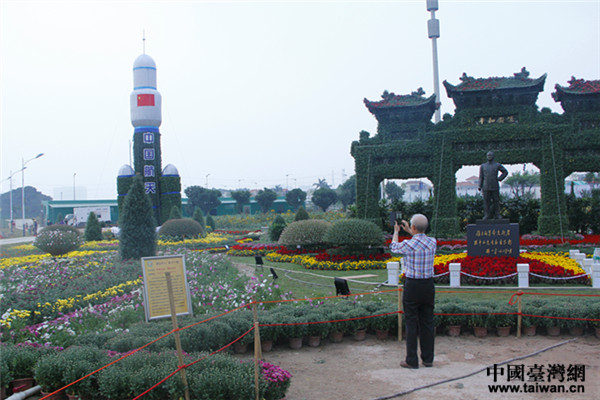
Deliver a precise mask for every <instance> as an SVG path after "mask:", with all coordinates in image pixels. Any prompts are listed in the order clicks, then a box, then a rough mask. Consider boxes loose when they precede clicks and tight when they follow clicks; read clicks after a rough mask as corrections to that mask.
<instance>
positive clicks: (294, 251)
mask: <svg viewBox="0 0 600 400" xmlns="http://www.w3.org/2000/svg"><path fill="white" fill-rule="evenodd" d="M324 252H325V249H317V250H308V249H304V248H299V249H288V248H286V247H283V246H281V248H280V249H279V250H277V254H283V255H285V256H293V255H297V254H310V253H324Z"/></svg>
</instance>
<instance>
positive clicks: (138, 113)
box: [117, 54, 181, 224]
mask: <svg viewBox="0 0 600 400" xmlns="http://www.w3.org/2000/svg"><path fill="white" fill-rule="evenodd" d="M129 102H130V107H131V124H132V125H133V127H134V133H133V159H134V162H133V164H134V168H133V171H132V169H131V166H128V167H129V168H125V167H126V166H123V167H121V169H120V170H119V176H118V178H117V192H118V194H119V209H121V205H122V203H123V202H124V196H126V195H127V191H128V190H129V187H130V186H131V181H132V179H133V177H134V176H135V175H140V176H141V177H142V178H143V181H144V188H145V190H146V194H148V196H150V200H151V201H152V208H153V209H154V215H155V218H156V222H157V223H158V224H162V223H163V222H164V221H166V220H167V219H168V217H169V214H170V212H171V208H172V207H173V206H178V207H179V209H181V179H180V177H179V173H178V172H177V169H176V168H175V167H174V166H173V165H171V164H169V165H168V166H167V167H166V168H165V171H162V169H161V150H160V131H159V129H158V128H159V126H160V124H161V122H162V116H161V104H162V97H161V95H160V93H159V92H158V90H156V63H155V62H154V60H153V59H152V57H150V56H148V55H147V54H142V55H141V56H139V57H138V58H137V59H136V60H135V61H134V63H133V92H131V96H130V100H129ZM167 170H168V171H167Z"/></svg>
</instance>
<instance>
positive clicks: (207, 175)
mask: <svg viewBox="0 0 600 400" xmlns="http://www.w3.org/2000/svg"><path fill="white" fill-rule="evenodd" d="M209 176H210V174H206V188H207V189H208V177H209Z"/></svg>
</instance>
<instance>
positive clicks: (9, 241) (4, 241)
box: [0, 236, 35, 247]
mask: <svg viewBox="0 0 600 400" xmlns="http://www.w3.org/2000/svg"><path fill="white" fill-rule="evenodd" d="M34 240H35V236H24V237H16V238H9V239H0V247H1V246H8V245H10V244H19V243H31V242H33V241H34Z"/></svg>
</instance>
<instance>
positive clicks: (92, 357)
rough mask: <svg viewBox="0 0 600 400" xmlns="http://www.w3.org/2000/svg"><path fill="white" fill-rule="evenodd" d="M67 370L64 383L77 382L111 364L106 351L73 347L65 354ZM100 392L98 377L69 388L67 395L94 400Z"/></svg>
mask: <svg viewBox="0 0 600 400" xmlns="http://www.w3.org/2000/svg"><path fill="white" fill-rule="evenodd" d="M63 359H64V360H65V364H66V369H65V375H64V381H65V382H67V383H71V382H75V381H77V380H78V379H81V378H83V377H84V376H86V375H87V374H89V373H90V372H93V371H96V370H97V369H99V368H101V367H103V366H104V365H106V364H108V363H109V357H108V355H107V353H106V351H105V350H101V349H99V348H97V347H92V346H72V347H69V348H68V349H66V350H65V351H64V352H63ZM98 391H99V387H98V375H97V374H94V375H92V376H89V377H87V378H85V379H83V380H81V381H79V382H77V383H75V384H74V385H72V386H69V387H68V388H67V395H68V396H69V398H71V395H75V396H76V397H77V398H79V399H82V400H83V399H93V398H94V397H95V396H96V395H97V394H98Z"/></svg>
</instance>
